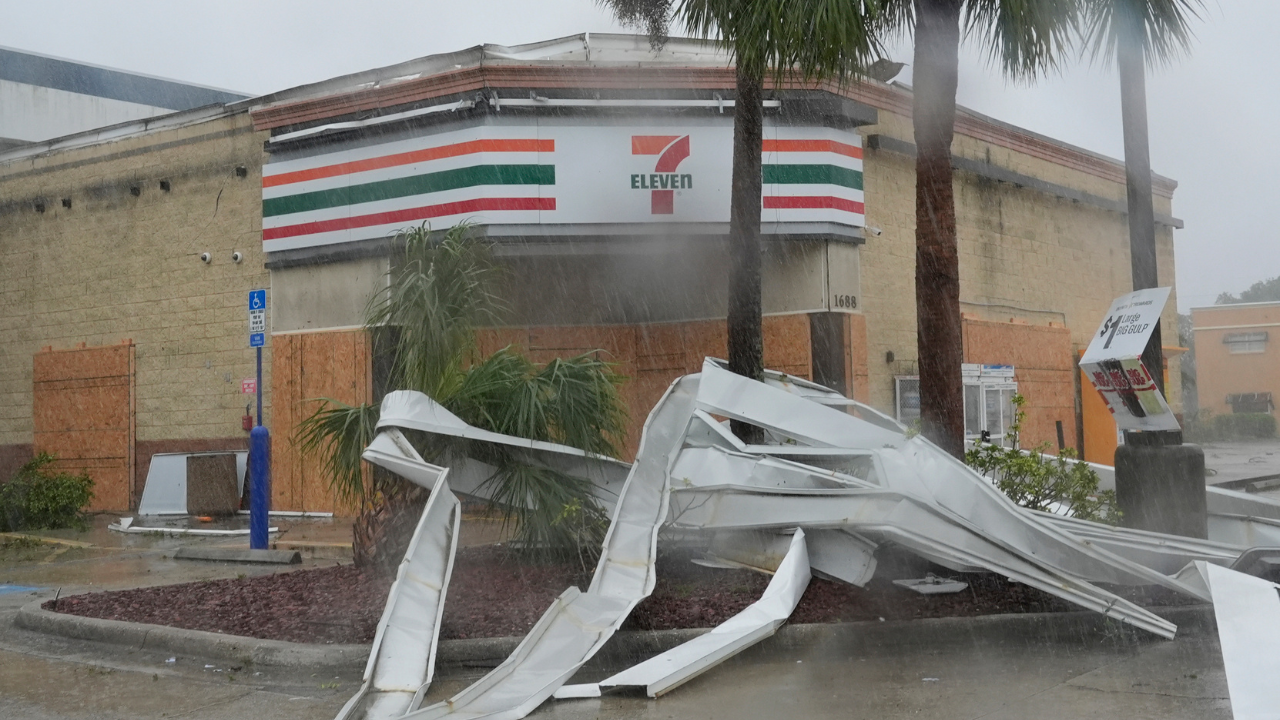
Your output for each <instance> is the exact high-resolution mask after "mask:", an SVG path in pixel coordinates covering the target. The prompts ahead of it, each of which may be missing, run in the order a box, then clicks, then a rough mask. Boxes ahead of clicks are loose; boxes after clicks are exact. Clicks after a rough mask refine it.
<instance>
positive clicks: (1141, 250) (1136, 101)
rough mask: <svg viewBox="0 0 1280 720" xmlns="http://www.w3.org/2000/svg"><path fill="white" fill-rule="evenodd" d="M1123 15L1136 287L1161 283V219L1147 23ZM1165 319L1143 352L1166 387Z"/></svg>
mask: <svg viewBox="0 0 1280 720" xmlns="http://www.w3.org/2000/svg"><path fill="white" fill-rule="evenodd" d="M1126 18H1127V16H1125V15H1122V19H1121V20H1120V22H1121V28H1120V30H1121V32H1120V37H1119V42H1117V43H1116V64H1117V65H1118V66H1119V71H1120V116H1121V119H1122V122H1123V124H1124V172H1125V185H1126V188H1127V190H1128V195H1129V256H1130V263H1131V265H1132V271H1133V289H1134V290H1143V289H1145V288H1153V287H1157V286H1158V285H1159V276H1158V274H1157V272H1156V219H1155V209H1154V208H1153V207H1152V202H1151V150H1150V146H1149V142H1148V140H1147V78H1146V72H1145V69H1144V67H1143V61H1144V59H1145V58H1144V51H1143V46H1142V27H1141V25H1138V26H1137V27H1133V25H1134V24H1135V22H1136V23H1141V22H1142V21H1141V19H1140V18H1132V19H1126ZM1160 342H1161V340H1160V323H1159V322H1157V323H1156V327H1155V331H1154V332H1153V333H1152V334H1151V339H1150V340H1149V341H1147V347H1146V349H1144V350H1143V352H1142V364H1143V365H1146V366H1147V369H1148V370H1150V371H1151V374H1152V375H1153V376H1154V379H1155V381H1156V387H1158V388H1160V391H1161V392H1164V372H1163V360H1162V358H1161V354H1162V353H1161V348H1160Z"/></svg>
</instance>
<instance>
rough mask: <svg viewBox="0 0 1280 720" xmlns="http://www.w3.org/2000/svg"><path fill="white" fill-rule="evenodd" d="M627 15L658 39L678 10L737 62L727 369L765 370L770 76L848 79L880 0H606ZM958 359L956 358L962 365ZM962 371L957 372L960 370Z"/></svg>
mask: <svg viewBox="0 0 1280 720" xmlns="http://www.w3.org/2000/svg"><path fill="white" fill-rule="evenodd" d="M601 2H602V3H603V4H604V5H606V6H607V7H609V8H610V9H611V10H613V12H614V14H615V15H616V16H617V17H618V19H619V20H621V21H622V22H623V23H625V24H631V25H638V26H641V27H644V28H645V29H646V31H647V32H648V33H649V39H650V42H651V43H652V44H653V45H654V46H655V47H660V46H661V45H662V43H663V42H665V40H666V33H667V29H668V27H669V24H670V22H671V21H672V20H676V21H677V22H679V23H681V24H683V25H684V27H685V29H686V30H688V31H689V32H690V33H692V34H694V35H697V36H700V37H717V38H719V39H720V41H721V42H722V43H723V44H724V45H725V46H726V47H727V48H728V49H729V51H730V53H731V54H732V56H733V60H734V65H735V69H736V78H735V82H736V95H735V100H734V110H733V171H732V180H731V184H730V201H729V312H728V318H727V320H726V324H727V330H728V344H729V348H728V350H729V369H730V370H731V371H733V372H735V373H738V374H739V375H745V376H746V377H750V378H754V379H757V380H760V379H763V378H764V341H763V335H762V332H761V317H762V311H761V306H760V265H761V258H760V252H761V248H760V196H761V182H762V178H761V147H762V143H763V139H764V84H765V77H766V75H767V74H768V73H769V72H771V71H772V72H773V73H775V76H776V78H777V79H779V80H781V79H782V78H783V77H784V76H785V75H788V74H795V75H798V76H799V77H801V78H803V79H805V80H809V79H814V78H819V77H831V76H834V77H838V78H841V79H842V80H843V79H845V78H848V77H850V75H851V73H854V72H857V71H859V70H860V69H861V68H863V67H864V66H865V65H866V63H867V62H868V61H870V60H873V59H874V57H875V55H876V50H878V49H879V46H878V44H877V43H876V42H875V37H876V34H875V32H874V31H873V24H874V22H875V20H876V17H877V14H876V12H875V8H876V7H877V6H878V3H879V0H842V1H840V2H829V1H827V0H681V1H680V2H679V3H674V2H672V0H601ZM957 367H959V366H957ZM957 372H959V371H958V370H957ZM732 426H733V431H734V433H735V434H737V435H738V436H739V437H740V438H742V439H743V440H745V441H747V442H761V441H762V440H763V433H762V431H761V430H760V428H758V427H755V426H752V425H749V424H746V423H739V422H738V421H736V420H735V421H733V422H732Z"/></svg>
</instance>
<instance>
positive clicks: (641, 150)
mask: <svg viewBox="0 0 1280 720" xmlns="http://www.w3.org/2000/svg"><path fill="white" fill-rule="evenodd" d="M681 137H682V136H681V135H632V136H631V154H632V155H660V154H662V151H663V150H665V149H666V148H667V146H668V145H670V144H671V143H673V142H675V141H676V140H679V139H680V138H681Z"/></svg>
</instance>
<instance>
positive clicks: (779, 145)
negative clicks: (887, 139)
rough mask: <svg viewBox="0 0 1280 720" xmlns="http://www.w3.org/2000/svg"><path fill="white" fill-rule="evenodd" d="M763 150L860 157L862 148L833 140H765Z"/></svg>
mask: <svg viewBox="0 0 1280 720" xmlns="http://www.w3.org/2000/svg"><path fill="white" fill-rule="evenodd" d="M764 151H765V152H829V153H836V154H837V155H844V156H845V157H851V158H861V157H862V148H860V147H858V146H857V145H850V144H848V143H842V142H837V141H835V140H765V141H764Z"/></svg>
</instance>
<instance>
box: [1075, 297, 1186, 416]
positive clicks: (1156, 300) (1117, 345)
mask: <svg viewBox="0 0 1280 720" xmlns="http://www.w3.org/2000/svg"><path fill="white" fill-rule="evenodd" d="M1169 292H1170V289H1169V288H1150V289H1148V290H1136V291H1134V292H1131V293H1129V294H1128V295H1125V296H1123V297H1119V298H1116V299H1115V300H1114V301H1113V302H1112V303H1111V307H1110V308H1109V309H1108V310H1107V314H1106V316H1105V317H1104V318H1103V320H1102V325H1101V326H1100V327H1099V328H1098V332H1097V333H1095V334H1094V336H1093V341H1092V342H1090V343H1089V348H1088V349H1087V350H1085V353H1084V356H1083V357H1081V358H1080V369H1081V370H1083V371H1084V373H1085V375H1086V376H1087V377H1088V378H1089V381H1090V382H1091V383H1093V386H1094V387H1095V388H1097V390H1098V393H1099V394H1101V395H1102V399H1103V401H1104V402H1106V404H1107V409H1108V410H1110V411H1111V416H1112V417H1113V418H1115V421H1116V427H1118V428H1120V429H1121V430H1177V429H1179V426H1178V421H1177V419H1176V418H1175V417H1174V416H1173V412H1172V411H1171V410H1170V409H1169V404H1168V403H1167V402H1165V399H1164V395H1162V394H1161V393H1160V388H1159V387H1158V386H1157V385H1156V381H1155V378H1154V377H1153V375H1152V371H1151V369H1150V368H1148V367H1147V366H1146V365H1144V364H1143V363H1142V351H1143V350H1144V349H1145V348H1146V346H1147V340H1148V339H1150V337H1151V333H1152V332H1153V331H1154V329H1155V326H1156V323H1157V322H1159V321H1160V312H1161V311H1162V310H1163V309H1164V306H1165V303H1166V302H1168V301H1169ZM1160 370H1161V368H1157V369H1156V371H1157V372H1159V371H1160Z"/></svg>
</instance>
